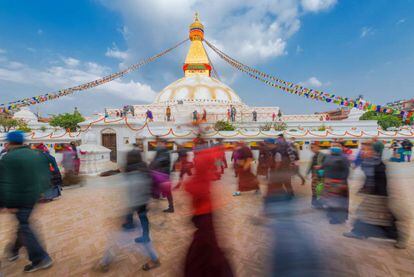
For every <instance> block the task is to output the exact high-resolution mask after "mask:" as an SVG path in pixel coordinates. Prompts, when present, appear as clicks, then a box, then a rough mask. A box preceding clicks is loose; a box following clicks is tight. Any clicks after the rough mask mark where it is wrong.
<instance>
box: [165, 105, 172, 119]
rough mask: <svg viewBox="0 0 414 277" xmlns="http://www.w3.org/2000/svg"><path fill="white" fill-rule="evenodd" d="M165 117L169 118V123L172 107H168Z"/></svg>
mask: <svg viewBox="0 0 414 277" xmlns="http://www.w3.org/2000/svg"><path fill="white" fill-rule="evenodd" d="M165 116H166V118H167V121H171V108H170V106H167V108H166V109H165Z"/></svg>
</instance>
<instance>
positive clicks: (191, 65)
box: [183, 12, 211, 76]
mask: <svg viewBox="0 0 414 277" xmlns="http://www.w3.org/2000/svg"><path fill="white" fill-rule="evenodd" d="M189 37H190V40H191V45H190V49H189V50H188V53H187V57H186V58H185V63H184V67H183V70H184V75H185V76H193V75H203V76H210V72H211V66H210V62H209V60H208V57H207V53H206V50H205V49H204V46H203V42H202V41H203V39H204V26H203V24H202V23H201V22H200V20H199V18H198V13H197V12H196V13H195V15H194V22H193V23H191V25H190V34H189Z"/></svg>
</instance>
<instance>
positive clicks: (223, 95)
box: [154, 75, 242, 104]
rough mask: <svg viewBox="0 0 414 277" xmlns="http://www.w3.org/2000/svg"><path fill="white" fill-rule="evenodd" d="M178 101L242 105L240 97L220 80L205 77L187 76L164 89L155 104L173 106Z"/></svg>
mask: <svg viewBox="0 0 414 277" xmlns="http://www.w3.org/2000/svg"><path fill="white" fill-rule="evenodd" d="M178 101H182V102H193V103H198V102H199V103H203V104H209V103H210V104H213V103H223V104H242V102H241V100H240V98H239V96H237V94H236V93H235V92H234V91H233V90H232V89H231V88H230V87H228V86H226V85H225V84H223V83H222V82H220V81H219V80H217V79H215V78H212V77H209V76H203V75H194V76H186V77H184V78H181V79H179V80H177V81H175V82H174V83H172V84H170V85H168V86H167V87H166V88H164V89H163V90H162V91H161V92H160V93H159V94H158V95H157V97H156V98H155V101H154V104H173V103H175V104H176V103H177V102H178Z"/></svg>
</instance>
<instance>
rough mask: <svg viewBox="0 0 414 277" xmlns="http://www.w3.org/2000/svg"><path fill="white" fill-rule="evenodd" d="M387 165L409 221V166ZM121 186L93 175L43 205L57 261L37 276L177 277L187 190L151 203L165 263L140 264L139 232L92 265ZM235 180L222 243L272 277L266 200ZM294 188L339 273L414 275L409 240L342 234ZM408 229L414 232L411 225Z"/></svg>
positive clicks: (39, 224)
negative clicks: (172, 207)
mask: <svg viewBox="0 0 414 277" xmlns="http://www.w3.org/2000/svg"><path fill="white" fill-rule="evenodd" d="M389 168H390V173H391V174H390V193H391V195H392V196H393V203H397V204H396V205H394V207H393V208H394V210H395V211H397V212H398V213H399V214H401V215H402V216H403V217H404V220H405V221H406V223H410V222H412V210H413V208H412V207H413V206H412V204H408V203H409V201H411V202H412V200H411V199H412V196H413V195H414V184H413V182H412V180H414V179H413V176H410V174H411V171H412V166H411V165H408V164H404V165H399V164H398V165H397V164H395V165H390V167H389ZM361 178H362V176H361V172H359V171H355V172H353V174H352V177H351V180H350V181H351V187H352V190H351V192H352V194H351V206H352V210H354V209H355V207H356V206H357V205H358V203H359V201H360V199H359V198H358V196H356V195H355V192H356V190H357V189H358V184H360V181H361ZM120 183H122V177H121V176H119V175H118V176H111V177H105V178H98V177H93V178H92V177H91V178H88V179H87V180H86V185H85V186H83V187H79V188H72V189H67V190H64V191H63V196H62V197H61V199H59V200H56V201H53V202H51V203H47V204H40V205H39V206H38V209H37V210H36V212H35V214H34V215H33V222H34V224H35V226H36V228H37V230H38V232H39V234H40V236H41V237H42V238H43V241H44V242H45V244H46V247H47V250H48V252H49V253H50V255H51V257H52V258H53V259H54V261H55V263H54V266H53V267H52V268H50V269H49V270H46V271H40V272H36V273H32V275H33V276H59V277H60V276H62V277H63V276H180V274H181V269H182V265H183V262H184V258H185V253H186V251H187V247H188V245H189V244H190V242H191V238H192V232H193V231H194V229H193V227H192V225H191V224H190V217H191V213H190V210H189V203H188V198H187V196H186V194H185V192H184V191H182V190H179V191H175V192H174V197H175V202H176V212H175V213H174V214H164V213H162V211H161V210H162V209H163V208H165V207H166V205H167V202H166V201H162V200H161V201H157V202H154V203H152V204H151V210H150V213H149V218H150V221H151V232H152V238H153V241H154V246H155V249H156V250H157V251H158V253H159V256H160V260H161V263H162V266H161V267H159V268H157V269H155V270H153V271H150V272H143V271H142V270H141V269H140V268H141V265H142V264H143V263H145V261H146V260H147V258H146V257H145V256H144V255H143V253H142V251H141V249H140V247H139V246H138V245H137V244H135V243H133V239H134V238H135V237H137V236H139V231H138V230H136V231H134V232H129V233H127V234H123V239H122V240H121V241H122V242H121V243H119V244H118V245H117V250H118V253H119V255H118V257H117V258H116V260H115V262H114V263H113V264H112V265H111V267H110V270H109V272H108V273H105V274H104V273H98V272H95V271H94V270H93V267H94V265H95V263H96V262H97V261H98V260H99V258H100V257H101V256H102V254H103V252H104V250H105V246H106V245H107V243H108V240H109V241H113V240H114V238H115V237H117V236H119V235H120V234H119V232H117V230H119V225H120V222H121V219H120V216H119V215H120V212H119V206H120V203H121V201H122V199H123V194H122V187H123V186H122V185H121V184H120ZM235 185H236V180H235V178H234V177H233V174H232V171H231V170H229V169H228V170H227V171H226V173H225V175H224V176H223V180H222V181H220V182H217V184H215V186H214V190H213V195H214V196H215V202H216V206H217V213H216V227H217V233H218V234H219V241H220V244H221V246H222V247H223V249H224V250H225V252H226V254H227V256H228V258H229V259H230V261H231V264H232V266H233V268H234V271H235V273H236V276H243V277H244V276H246V277H253V276H267V274H268V271H269V264H270V262H269V259H270V257H271V254H272V245H273V239H275V238H273V237H272V235H271V232H270V228H269V225H268V224H267V223H266V221H263V220H259V219H260V217H259V216H260V213H261V209H262V198H261V196H260V195H257V194H253V193H246V194H243V195H242V196H240V197H232V195H231V193H232V191H233V190H234V188H235ZM294 187H295V190H296V192H297V196H298V198H299V199H300V201H299V202H300V203H301V204H300V205H299V207H300V208H299V212H298V213H297V215H292V216H297V217H298V220H300V221H301V222H303V223H304V224H302V225H303V226H306V228H307V230H306V232H307V233H308V234H309V235H310V238H311V239H312V240H314V243H315V244H316V245H317V246H318V247H317V251H319V252H320V254H321V255H322V256H323V257H324V263H326V264H327V265H329V267H330V268H332V269H333V270H334V271H335V272H337V276H414V252H413V247H412V245H411V244H410V247H409V248H408V249H404V250H398V249H395V248H394V247H393V242H391V241H384V240H374V239H368V240H363V241H361V240H355V239H349V238H345V237H343V236H342V233H343V232H345V231H348V230H349V229H350V224H349V223H348V224H344V225H335V226H332V225H329V224H328V222H327V220H326V217H325V215H324V213H323V212H321V211H318V210H313V209H311V208H310V207H309V202H310V185H309V183H308V184H306V185H305V186H301V185H299V180H298V179H294ZM263 188H264V186H263ZM276 220H277V219H276ZM0 224H1V225H0V226H1V228H0V249H4V247H5V246H6V244H7V243H8V242H9V241H10V240H11V238H12V234H13V232H14V229H15V221H14V219H13V217H12V216H11V215H9V214H5V213H3V214H0ZM404 226H405V229H406V230H409V231H410V232H411V233H412V230H413V228H412V227H410V225H409V224H405V225H404ZM276 240H277V238H276ZM276 245H277V243H276ZM27 262H28V261H27V259H26V254H24V255H21V258H20V259H19V260H18V261H16V262H13V263H10V262H8V261H7V260H6V259H5V258H4V257H2V269H1V270H2V272H3V274H4V275H5V276H7V277H9V276H22V275H25V274H24V273H23V266H24V265H25V264H26V263H27ZM334 275H336V274H334Z"/></svg>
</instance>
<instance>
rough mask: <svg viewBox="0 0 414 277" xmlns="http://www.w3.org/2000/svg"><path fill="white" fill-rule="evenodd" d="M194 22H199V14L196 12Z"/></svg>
mask: <svg viewBox="0 0 414 277" xmlns="http://www.w3.org/2000/svg"><path fill="white" fill-rule="evenodd" d="M194 21H198V12H195V14H194Z"/></svg>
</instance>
